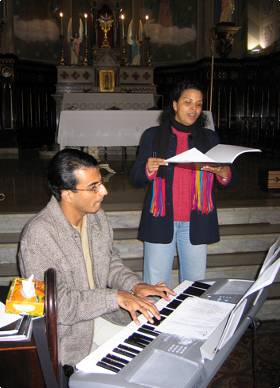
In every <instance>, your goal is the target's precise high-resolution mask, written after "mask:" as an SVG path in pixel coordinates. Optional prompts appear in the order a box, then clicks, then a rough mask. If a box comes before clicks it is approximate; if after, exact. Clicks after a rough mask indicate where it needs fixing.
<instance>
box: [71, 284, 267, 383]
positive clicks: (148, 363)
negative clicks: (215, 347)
mask: <svg viewBox="0 0 280 388" xmlns="http://www.w3.org/2000/svg"><path fill="white" fill-rule="evenodd" d="M252 283H253V281H250V280H242V279H217V280H206V281H196V282H191V281H184V282H182V283H181V284H179V285H178V286H177V287H176V288H175V289H174V291H175V292H176V296H174V297H172V298H171V299H170V300H169V301H166V300H164V299H160V300H159V301H158V302H157V303H156V306H157V308H158V310H159V311H160V314H161V319H160V320H157V319H155V318H154V323H153V324H151V323H149V322H147V320H146V318H145V317H144V316H143V315H140V316H139V321H140V325H139V326H137V325H136V324H135V323H134V322H131V323H130V324H129V325H127V326H125V327H124V328H123V329H122V330H121V331H120V332H119V333H117V334H116V335H115V336H113V337H112V338H111V339H110V340H108V341H107V342H105V343H104V344H103V345H101V346H100V347H99V348H97V349H96V350H95V351H94V352H92V353H91V354H89V355H88V356H87V357H86V358H85V359H83V360H82V361H81V362H80V363H78V364H77V366H76V367H77V371H76V372H75V373H74V374H73V375H72V376H71V378H70V381H69V387H70V388H87V387H96V388H97V387H98V388H101V387H104V388H105V387H106V388H116V387H125V388H140V387H142V388H143V387H160V388H170V387H174V388H189V387H207V384H208V383H209V381H210V380H211V379H212V377H213V376H214V375H215V374H216V372H217V371H218V370H219V368H220V367H221V365H222V364H223V362H224V361H225V359H226V357H227V356H228V354H229V353H230V352H231V350H232V349H233V347H234V346H235V344H236V343H237V342H238V340H239V339H240V337H241V336H242V335H243V333H244V332H245V330H246V329H247V327H248V325H249V323H250V319H251V318H252V317H254V316H255V314H256V313H257V311H258V310H259V308H260V307H261V305H262V304H263V302H264V299H265V293H263V295H261V296H260V295H258V299H257V303H255V304H254V305H253V302H254V300H255V295H252V296H250V298H248V301H247V304H246V309H244V312H243V316H242V318H241V319H240V323H239V326H238V328H237V329H236V331H235V333H234V335H233V336H232V338H231V339H230V340H229V341H228V343H226V345H225V346H224V347H223V348H222V349H221V350H220V351H218V352H217V354H215V357H214V359H213V360H207V359H203V357H202V355H201V347H202V345H203V344H204V343H205V341H204V340H201V339H195V338H182V337H180V336H178V335H176V333H172V334H167V333H163V332H161V331H160V327H159V325H160V323H161V322H163V321H164V320H165V319H166V318H167V317H169V316H171V315H175V314H176V309H177V308H178V306H180V304H181V303H182V302H183V301H185V300H186V299H187V298H190V297H199V298H206V299H211V300H216V301H223V302H227V303H234V304H236V303H238V301H239V299H241V297H242V295H244V294H245V292H246V291H247V290H248V289H249V287H250V286H251V285H252ZM249 317H250V319H249Z"/></svg>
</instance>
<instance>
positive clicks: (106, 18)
mask: <svg viewBox="0 0 280 388" xmlns="http://www.w3.org/2000/svg"><path fill="white" fill-rule="evenodd" d="M97 20H98V22H99V24H100V28H101V30H102V31H103V32H104V39H103V42H102V45H101V47H102V48H110V47H111V46H110V43H109V41H108V32H109V31H110V30H111V28H112V25H113V22H114V20H113V18H112V16H111V15H108V14H107V13H106V14H105V15H101V16H100V17H99V18H98V19H97Z"/></svg>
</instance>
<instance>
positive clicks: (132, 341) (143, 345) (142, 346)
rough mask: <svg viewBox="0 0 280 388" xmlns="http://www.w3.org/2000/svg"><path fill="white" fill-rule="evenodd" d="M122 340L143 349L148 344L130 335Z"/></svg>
mask: <svg viewBox="0 0 280 388" xmlns="http://www.w3.org/2000/svg"><path fill="white" fill-rule="evenodd" d="M124 342H125V343H126V344H129V345H132V346H137V347H138V348H141V349H145V347H146V346H147V345H148V344H144V343H143V342H140V341H136V340H135V339H133V338H131V337H128V338H127V339H126V340H124Z"/></svg>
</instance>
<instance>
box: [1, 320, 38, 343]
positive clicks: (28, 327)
mask: <svg viewBox="0 0 280 388" xmlns="http://www.w3.org/2000/svg"><path fill="white" fill-rule="evenodd" d="M9 327H10V329H9ZM1 329H3V331H1ZM31 332H32V317H31V316H30V315H24V316H22V317H21V319H18V320H17V321H15V322H13V323H10V324H9V325H7V326H4V327H2V328H0V342H1V341H25V340H29V339H30V338H31Z"/></svg>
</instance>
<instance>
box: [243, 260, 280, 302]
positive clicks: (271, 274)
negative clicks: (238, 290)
mask: <svg viewBox="0 0 280 388" xmlns="http://www.w3.org/2000/svg"><path fill="white" fill-rule="evenodd" d="M279 268H280V258H279V259H277V260H276V261H275V262H274V263H273V264H271V265H270V266H269V267H268V268H267V269H266V270H265V271H264V272H263V273H262V274H261V275H260V276H259V277H258V278H257V280H256V281H255V282H254V283H253V284H252V286H251V287H250V288H249V290H248V291H247V292H246V293H245V294H244V295H243V296H242V298H241V299H240V301H239V303H240V302H241V301H242V300H243V299H245V298H247V296H249V295H251V294H253V293H254V292H256V291H258V290H261V289H263V288H264V287H267V286H269V285H270V284H272V283H273V282H274V279H275V277H276V275H277V273H278V271H279Z"/></svg>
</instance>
